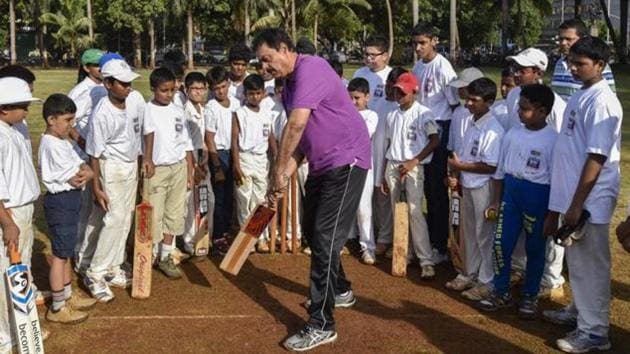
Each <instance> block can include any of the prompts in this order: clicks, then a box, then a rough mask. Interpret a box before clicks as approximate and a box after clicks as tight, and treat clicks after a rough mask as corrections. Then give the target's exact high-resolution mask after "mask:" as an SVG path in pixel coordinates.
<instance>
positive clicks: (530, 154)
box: [492, 125, 558, 184]
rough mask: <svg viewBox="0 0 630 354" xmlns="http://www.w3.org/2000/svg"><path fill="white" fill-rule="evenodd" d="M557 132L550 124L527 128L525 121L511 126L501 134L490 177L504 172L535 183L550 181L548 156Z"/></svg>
mask: <svg viewBox="0 0 630 354" xmlns="http://www.w3.org/2000/svg"><path fill="white" fill-rule="evenodd" d="M557 138H558V133H557V132H556V131H555V130H554V129H553V128H552V127H551V126H549V125H547V126H545V127H544V128H543V129H540V130H529V129H527V128H525V126H524V125H521V126H517V127H514V129H510V131H509V132H507V133H506V134H505V136H504V137H503V142H502V144H501V157H500V159H499V165H498V166H497V171H496V172H495V174H494V176H493V177H492V178H494V179H503V178H504V176H505V175H506V174H509V175H511V176H514V177H516V178H521V179H525V180H527V181H530V182H533V183H538V184H550V183H551V158H552V156H553V147H554V145H555V144H556V139H557Z"/></svg>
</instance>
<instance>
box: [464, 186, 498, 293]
mask: <svg viewBox="0 0 630 354" xmlns="http://www.w3.org/2000/svg"><path fill="white" fill-rule="evenodd" d="M491 196H492V188H491V184H490V182H487V183H486V184H484V185H483V186H482V187H480V188H475V189H469V188H464V187H462V198H463V203H462V204H463V214H464V219H463V220H462V226H463V232H464V249H465V250H466V251H465V256H464V258H465V261H464V262H465V263H466V272H467V274H463V275H464V276H466V277H468V278H469V279H471V280H473V279H475V278H477V281H478V282H479V283H481V284H488V283H490V282H491V281H492V278H493V277H494V270H493V265H492V262H493V261H492V239H493V234H492V228H493V223H492V222H490V221H488V220H486V218H485V217H484V211H485V210H486V209H487V208H488V206H489V205H490V198H491Z"/></svg>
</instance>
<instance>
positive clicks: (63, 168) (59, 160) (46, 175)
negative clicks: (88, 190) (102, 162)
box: [38, 134, 85, 194]
mask: <svg viewBox="0 0 630 354" xmlns="http://www.w3.org/2000/svg"><path fill="white" fill-rule="evenodd" d="M38 158H39V168H40V170H41V173H42V182H43V183H44V187H46V190H47V191H48V192H49V193H53V194H54V193H59V192H65V191H70V190H73V189H76V188H75V187H73V186H71V185H70V183H68V181H69V180H70V179H71V178H72V177H74V176H75V175H76V174H77V172H79V169H80V167H81V165H83V164H84V163H85V161H83V159H81V157H80V156H79V155H78V154H77V153H76V151H75V150H74V148H73V147H72V144H71V143H70V142H69V141H68V140H64V139H59V138H57V137H55V136H52V135H49V134H43V135H42V139H41V140H40V142H39V154H38Z"/></svg>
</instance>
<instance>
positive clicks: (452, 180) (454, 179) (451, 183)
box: [446, 176, 459, 191]
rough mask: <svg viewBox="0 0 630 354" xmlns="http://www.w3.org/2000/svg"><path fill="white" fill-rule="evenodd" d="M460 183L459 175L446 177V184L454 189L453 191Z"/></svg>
mask: <svg viewBox="0 0 630 354" xmlns="http://www.w3.org/2000/svg"><path fill="white" fill-rule="evenodd" d="M458 184H459V180H458V179H457V177H453V176H448V177H446V185H447V186H448V187H449V188H450V189H451V190H453V191H454V190H456V189H457V185H458Z"/></svg>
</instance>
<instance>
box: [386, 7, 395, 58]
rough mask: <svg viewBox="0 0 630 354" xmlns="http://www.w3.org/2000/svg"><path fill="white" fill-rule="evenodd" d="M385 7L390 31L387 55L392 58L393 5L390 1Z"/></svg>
mask: <svg viewBox="0 0 630 354" xmlns="http://www.w3.org/2000/svg"><path fill="white" fill-rule="evenodd" d="M385 7H386V8H387V26H388V31H389V48H387V53H388V54H389V57H390V58H391V57H392V54H393V53H394V18H393V17H392V16H393V15H392V4H391V2H390V0H385Z"/></svg>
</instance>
